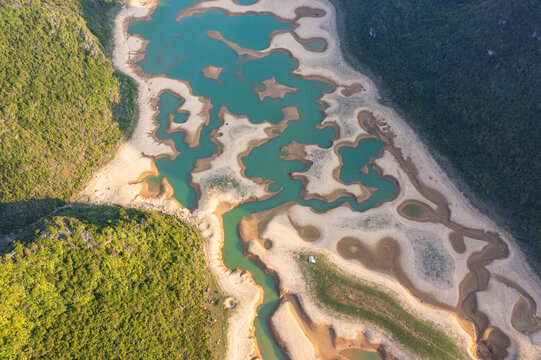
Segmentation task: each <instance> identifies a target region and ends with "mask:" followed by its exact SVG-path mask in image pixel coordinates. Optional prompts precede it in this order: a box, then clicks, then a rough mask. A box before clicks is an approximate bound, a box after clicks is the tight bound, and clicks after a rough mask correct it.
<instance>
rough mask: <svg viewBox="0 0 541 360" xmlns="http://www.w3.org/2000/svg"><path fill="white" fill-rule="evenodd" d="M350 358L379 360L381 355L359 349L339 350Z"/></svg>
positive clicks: (355, 359)
mask: <svg viewBox="0 0 541 360" xmlns="http://www.w3.org/2000/svg"><path fill="white" fill-rule="evenodd" d="M340 354H342V355H344V356H345V357H347V358H348V359H350V360H381V357H380V356H379V355H378V354H377V353H374V352H368V351H361V350H355V349H352V350H349V349H348V350H344V351H342V352H340Z"/></svg>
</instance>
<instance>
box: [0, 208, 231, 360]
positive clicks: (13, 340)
mask: <svg viewBox="0 0 541 360" xmlns="http://www.w3.org/2000/svg"><path fill="white" fill-rule="evenodd" d="M0 274H1V276H0V288H1V292H0V308H1V309H2V311H1V312H0V357H1V358H2V359H15V358H17V359H29V358H42V359H82V358H95V359H113V358H120V359H126V358H154V359H178V358H182V359H212V358H218V357H219V356H220V354H213V352H214V350H213V349H219V347H218V348H217V347H216V346H217V345H218V346H219V345H220V343H221V344H223V343H224V342H223V340H222V341H220V339H219V336H220V332H221V331H222V330H224V324H225V317H224V316H223V312H224V310H223V301H222V296H221V294H219V291H218V290H217V289H215V288H213V284H214V283H213V279H212V278H210V275H209V272H208V270H207V268H206V266H205V263H204V256H203V252H202V249H201V248H200V239H199V237H198V235H197V233H196V232H195V231H194V230H193V229H192V228H191V227H189V226H188V225H186V224H185V223H183V222H182V221H180V220H179V219H178V218H175V217H172V216H167V215H160V214H156V213H150V212H145V211H139V210H129V209H123V208H120V207H86V206H74V207H71V208H67V209H63V210H61V211H60V212H59V213H57V215H55V216H53V217H49V218H47V219H46V220H44V221H43V222H42V223H41V224H39V225H38V226H37V227H36V228H35V230H32V231H30V230H29V231H28V232H27V234H25V235H23V236H22V239H21V240H19V241H17V242H16V243H14V244H12V246H11V250H10V252H9V253H4V255H3V257H2V259H1V260H0ZM217 314H218V315H220V317H218V316H216V315H217ZM211 339H212V343H211ZM217 343H218V344H217ZM214 355H215V356H214Z"/></svg>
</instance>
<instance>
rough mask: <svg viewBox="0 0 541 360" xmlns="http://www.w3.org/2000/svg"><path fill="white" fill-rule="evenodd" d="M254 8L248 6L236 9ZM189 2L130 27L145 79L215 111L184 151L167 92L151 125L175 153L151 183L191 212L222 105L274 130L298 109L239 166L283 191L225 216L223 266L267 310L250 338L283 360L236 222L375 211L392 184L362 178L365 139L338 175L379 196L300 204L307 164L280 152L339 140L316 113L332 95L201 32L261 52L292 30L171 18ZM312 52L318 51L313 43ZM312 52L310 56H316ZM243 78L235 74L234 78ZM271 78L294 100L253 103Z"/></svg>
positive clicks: (267, 287)
mask: <svg viewBox="0 0 541 360" xmlns="http://www.w3.org/2000/svg"><path fill="white" fill-rule="evenodd" d="M239 2H241V3H251V2H253V1H239ZM191 4H192V1H187V0H175V1H163V2H160V5H159V6H158V8H157V9H156V11H155V12H154V14H153V16H152V20H151V21H146V22H141V21H139V22H132V23H131V25H130V28H129V31H130V33H134V34H139V35H140V36H142V37H143V38H144V39H147V40H149V41H150V43H149V44H148V47H147V51H146V56H145V57H144V58H143V59H142V60H141V61H140V62H139V65H140V66H141V67H142V69H143V71H144V72H146V73H148V74H152V75H157V74H165V75H167V76H168V77H171V78H176V79H181V80H185V81H187V82H189V84H190V86H191V87H192V89H193V93H194V95H196V96H205V97H208V98H209V99H210V100H211V102H212V105H213V108H212V109H211V111H210V115H211V119H210V123H209V125H208V126H206V127H205V128H204V129H203V131H202V132H201V139H200V145H199V146H197V147H195V148H190V147H188V146H187V145H186V144H185V143H184V134H183V133H181V132H177V133H172V134H167V133H166V131H165V130H166V128H167V123H168V114H173V115H174V116H175V118H174V120H173V121H175V122H178V123H182V122H184V121H185V120H186V115H185V114H179V113H176V112H175V108H176V107H177V106H178V105H180V104H181V100H180V99H178V98H176V97H175V96H173V95H171V94H169V93H163V94H162V95H161V97H160V99H159V103H158V107H159V110H160V113H159V115H158V117H157V122H158V123H159V128H158V131H157V133H156V136H157V137H158V138H159V139H172V140H174V142H175V147H176V149H177V150H178V151H179V152H180V155H179V156H178V157H177V158H176V159H175V160H173V161H171V160H169V159H167V158H161V159H158V160H156V166H157V168H158V170H159V173H160V175H159V176H158V177H157V178H156V179H154V180H159V179H161V178H162V177H165V178H167V180H168V181H169V182H170V183H171V185H172V186H173V188H174V190H175V195H174V196H175V198H176V199H177V200H178V201H179V202H180V203H181V204H182V205H184V206H186V207H187V208H189V209H195V207H196V206H197V204H196V203H195V202H196V192H195V190H194V189H193V188H192V187H191V186H190V185H189V174H190V172H191V171H192V170H193V168H194V166H195V162H196V161H197V160H198V159H205V158H208V157H210V156H211V155H212V154H214V153H215V152H216V151H217V147H216V145H215V144H214V143H212V142H211V141H210V138H209V134H210V132H211V131H212V130H213V129H216V128H217V127H219V125H220V122H219V120H218V117H217V114H218V111H219V109H220V108H221V107H222V106H226V107H227V108H228V110H229V111H230V112H231V113H232V114H234V115H246V116H248V117H249V119H250V121H252V122H253V123H260V122H262V121H269V122H271V123H277V122H278V121H280V120H281V119H282V113H281V111H280V110H281V109H282V108H284V107H287V106H295V107H297V108H298V110H299V114H300V120H299V121H291V122H289V126H288V127H287V129H286V130H285V131H284V132H283V133H282V134H280V136H278V137H276V138H274V139H271V140H269V141H268V142H266V143H264V144H262V145H261V146H259V147H257V148H254V149H253V151H252V152H251V153H250V154H249V155H248V156H246V157H244V158H243V159H242V161H243V163H244V164H245V165H246V176H248V177H261V178H263V179H267V180H271V181H272V182H273V183H274V184H273V186H272V187H271V189H272V190H273V191H275V190H279V189H281V190H280V191H279V192H278V193H277V194H276V195H275V196H273V197H271V198H269V199H267V200H265V201H260V202H257V201H254V202H249V203H245V204H243V205H241V206H239V207H237V208H235V209H233V210H232V211H230V212H228V213H227V214H225V215H224V217H223V220H224V234H225V242H224V246H223V249H222V251H223V259H224V263H225V265H226V266H227V267H229V268H231V269H235V268H239V269H242V270H247V271H249V272H250V273H251V274H252V277H253V278H254V280H255V281H256V283H258V284H259V285H261V286H262V287H263V289H264V292H265V293H264V302H263V305H261V306H260V307H259V308H258V317H257V319H256V321H255V326H256V337H257V340H258V345H259V348H260V351H261V354H262V356H263V358H264V359H265V360H269V359H282V358H283V356H282V354H281V352H280V350H279V348H278V347H277V345H276V343H275V342H274V341H273V339H272V337H271V336H270V333H269V329H268V326H267V317H268V315H269V314H270V313H271V311H272V310H273V309H274V307H275V306H276V303H277V302H278V293H277V290H276V286H275V284H274V281H273V279H272V278H271V277H270V276H269V275H267V274H265V273H264V272H263V271H262V270H261V269H260V268H259V267H258V266H257V265H256V264H255V263H254V262H252V261H251V260H249V259H247V258H245V257H244V256H243V252H242V247H241V244H240V240H239V237H238V232H237V225H238V222H239V221H240V220H241V218H242V217H243V216H246V215H249V214H252V213H255V212H259V211H263V210H267V209H271V208H273V207H275V206H278V205H281V204H284V203H286V202H296V203H299V204H303V205H306V206H310V207H312V208H313V209H314V210H316V211H319V212H321V211H325V210H329V209H331V208H333V207H336V206H338V205H340V204H342V203H344V202H347V203H349V204H350V205H351V206H352V207H353V208H355V209H357V210H358V211H364V210H367V209H369V208H370V207H372V206H374V205H375V204H376V203H378V202H380V201H382V200H385V199H389V198H391V197H392V196H393V194H394V191H395V188H394V184H393V183H392V182H391V181H389V180H387V179H382V178H380V177H379V176H378V174H377V172H376V171H375V170H374V169H372V167H371V166H370V165H368V168H369V173H368V174H367V175H364V174H362V173H361V172H360V168H361V167H362V166H363V165H365V164H367V163H368V161H369V160H370V158H372V157H375V156H377V154H378V153H379V151H380V149H381V147H382V146H383V145H384V144H383V143H382V142H380V141H378V140H374V139H365V140H362V141H361V142H360V143H359V144H358V146H357V147H344V148H341V149H340V155H341V156H342V157H343V161H344V167H343V171H342V172H341V174H340V177H341V180H343V181H344V182H346V183H349V182H354V181H360V182H361V183H363V184H364V185H366V186H371V187H374V188H377V190H376V191H375V192H374V193H373V194H372V196H371V197H370V198H369V199H368V200H366V201H364V202H362V203H357V202H356V201H355V199H353V198H349V197H344V198H341V199H338V200H336V201H334V202H332V203H325V202H323V201H320V200H309V201H306V200H304V199H302V198H301V197H300V192H301V186H302V184H301V183H300V182H299V181H297V180H293V179H291V178H290V176H289V173H290V172H295V171H303V170H304V169H305V167H306V166H305V165H304V164H303V163H302V162H300V161H286V160H282V159H279V158H278V156H279V155H280V154H281V152H280V148H281V147H282V146H285V145H288V144H289V143H291V141H297V142H299V143H305V144H317V145H318V146H320V147H322V148H329V147H330V146H332V144H333V141H334V140H335V138H336V136H337V134H336V132H335V130H334V129H333V128H331V127H326V128H324V129H316V128H315V126H316V125H317V124H319V123H320V122H321V121H322V120H323V114H322V112H321V111H322V106H321V105H319V104H317V103H316V100H318V99H319V98H320V97H321V96H322V95H323V94H325V93H329V92H331V91H333V88H332V87H331V86H330V85H329V84H327V83H324V82H321V81H314V80H304V79H302V78H300V77H296V76H293V75H292V74H291V73H290V72H291V71H292V70H293V69H294V67H295V63H294V62H293V61H292V60H291V59H290V58H289V57H288V56H287V55H286V54H285V53H283V52H273V53H272V54H270V55H268V56H266V57H265V58H262V59H259V60H252V61H248V59H246V58H243V57H239V56H238V55H237V53H235V52H234V51H233V50H231V49H230V48H229V47H228V46H226V45H225V44H224V43H222V42H220V41H217V40H214V39H211V38H209V37H208V36H207V31H209V30H217V31H219V32H220V33H221V34H222V35H223V36H224V38H226V39H227V40H231V41H233V42H235V43H237V44H239V45H240V46H242V47H246V48H250V49H257V50H262V49H265V48H266V47H267V46H268V44H269V40H270V39H269V36H270V34H271V33H272V32H273V31H275V30H287V29H290V28H291V25H290V24H289V23H282V22H279V21H277V20H276V19H274V18H273V17H271V16H268V15H256V14H248V15H243V16H227V15H226V14H225V13H223V12H221V11H218V10H211V11H208V12H206V13H204V14H196V15H195V16H192V17H187V18H184V19H181V20H180V21H176V20H175V17H176V15H177V13H178V12H179V11H180V10H181V9H183V8H184V7H186V6H189V5H191ZM313 46H314V47H317V45H316V44H314V45H313ZM315 50H317V49H316V48H314V51H315ZM209 64H211V65H213V66H217V67H223V71H222V72H221V74H220V76H219V80H221V81H220V82H217V81H216V80H213V79H208V78H206V77H204V76H203V73H202V71H201V70H202V69H203V68H204V67H206V66H207V65H209ZM239 73H240V74H242V76H241V77H240V76H238V74H239ZM270 77H275V78H276V80H277V81H278V82H279V83H281V84H284V85H286V86H289V87H293V88H297V89H299V91H298V92H296V93H289V94H286V95H285V97H284V98H283V99H272V98H265V99H264V101H259V98H258V96H257V94H256V93H255V91H254V88H255V87H261V83H262V81H263V80H265V79H268V78H270Z"/></svg>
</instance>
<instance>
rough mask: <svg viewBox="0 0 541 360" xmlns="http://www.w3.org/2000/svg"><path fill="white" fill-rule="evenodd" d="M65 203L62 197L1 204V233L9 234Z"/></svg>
mask: <svg viewBox="0 0 541 360" xmlns="http://www.w3.org/2000/svg"><path fill="white" fill-rule="evenodd" d="M64 204H65V203H64V201H62V200H60V199H55V198H44V199H28V200H22V201H15V202H10V203H1V204H0V235H8V234H11V233H12V232H14V231H17V230H19V229H21V228H24V227H25V226H27V225H29V224H32V223H34V222H36V221H38V220H39V219H41V218H42V217H44V216H46V215H48V214H50V213H52V212H53V211H55V210H56V209H58V208H59V207H61V206H63V205H64Z"/></svg>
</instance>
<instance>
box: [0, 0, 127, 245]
mask: <svg viewBox="0 0 541 360" xmlns="http://www.w3.org/2000/svg"><path fill="white" fill-rule="evenodd" d="M113 6H115V3H114V2H112V1H110V0H109V1H107V0H97V1H92V0H54V1H53V0H32V1H22V0H14V1H0V31H1V33H2V36H1V37H0V235H1V234H6V233H10V232H11V231H13V230H15V229H18V228H20V227H22V226H24V225H25V224H28V223H31V222H33V221H36V220H37V219H39V218H40V217H41V216H43V215H45V214H47V213H49V212H50V211H51V210H53V209H54V208H56V207H58V206H59V205H61V204H63V203H64V202H65V201H67V200H68V199H69V198H70V196H71V195H72V194H73V192H74V191H75V190H76V189H77V188H78V186H80V184H81V183H82V182H84V180H85V179H86V178H87V177H88V175H89V172H91V171H92V169H94V168H96V167H97V166H98V165H99V164H100V162H103V161H104V159H106V155H107V154H110V153H111V150H112V149H113V147H114V146H115V144H118V140H120V139H121V137H122V135H123V133H126V132H128V131H129V129H130V124H131V121H132V118H133V114H134V105H133V97H134V93H135V89H134V84H133V83H132V81H131V80H130V79H129V78H127V77H125V76H123V75H121V74H120V73H118V72H115V71H114V70H113V67H112V65H111V62H110V61H109V59H107V57H106V56H105V55H104V49H105V48H106V47H107V43H108V41H109V40H110V37H111V28H110V25H109V24H108V18H107V16H108V15H107V14H108V12H107V10H109V9H111V8H112V7H113ZM89 29H90V30H89ZM100 40H101V41H102V43H100Z"/></svg>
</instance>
